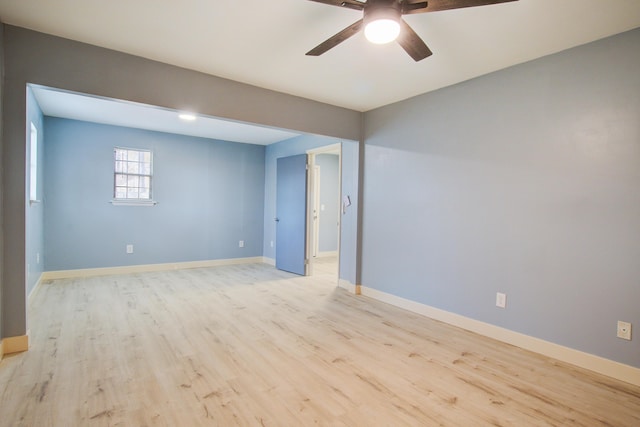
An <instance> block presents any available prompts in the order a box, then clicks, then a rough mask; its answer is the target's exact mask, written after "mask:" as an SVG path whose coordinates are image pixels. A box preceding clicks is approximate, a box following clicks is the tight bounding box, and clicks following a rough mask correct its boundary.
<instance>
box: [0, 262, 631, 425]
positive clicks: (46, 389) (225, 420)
mask: <svg viewBox="0 0 640 427" xmlns="http://www.w3.org/2000/svg"><path fill="white" fill-rule="evenodd" d="M322 262H323V264H322V265H321V268H318V269H316V272H317V273H318V274H317V275H315V276H313V277H299V276H295V275H291V274H289V273H285V272H281V271H278V270H275V269H274V268H273V267H270V266H266V265H262V264H255V265H253V264H252V265H239V266H225V267H216V268H203V269H192V270H177V271H171V272H153V273H144V274H133V275H121V276H104V277H93V278H86V279H62V280H56V281H52V282H50V283H46V284H43V285H42V286H41V287H40V288H39V290H38V291H37V293H36V294H35V295H34V298H33V301H32V305H31V307H30V327H31V350H30V351H29V352H27V353H23V354H17V355H12V356H9V357H7V358H5V359H4V360H3V361H2V362H1V363H0V426H12V427H13V426H76V425H82V426H176V425H180V426H182V425H184V426H200V425H201V426H226V427H228V426H303V425H304V426H306V425H323V426H589V427H590V426H629V427H632V426H639V425H640V388H638V387H635V386H632V385H629V384H626V383H622V382H619V381H616V380H613V379H610V378H607V377H604V376H601V375H598V374H595V373H592V372H588V371H585V370H582V369H580V368H576V367H573V366H570V365H568V364H565V363H561V362H558V361H556V360H553V359H549V358H546V357H543V356H540V355H537V354H533V353H530V352H528V351H525V350H522V349H519V348H516V347H513V346H510V345H506V344H503V343H499V342H496V341H494V340H490V339H487V338H484V337H481V336H479V335H476V334H473V333H470V332H467V331H463V330H461V329H458V328H455V327H452V326H449V325H446V324H443V323H440V322H437V321H434V320H430V319H427V318H424V317H422V316H419V315H416V314H415V313H410V312H406V311H403V310H401V309H398V308H396V307H392V306H389V305H386V304H383V303H380V302H378V301H374V300H371V299H368V298H366V297H362V296H355V295H351V294H348V293H347V292H345V291H343V290H342V289H338V288H336V287H335V270H332V269H331V268H330V266H329V264H328V261H327V260H323V261H322Z"/></svg>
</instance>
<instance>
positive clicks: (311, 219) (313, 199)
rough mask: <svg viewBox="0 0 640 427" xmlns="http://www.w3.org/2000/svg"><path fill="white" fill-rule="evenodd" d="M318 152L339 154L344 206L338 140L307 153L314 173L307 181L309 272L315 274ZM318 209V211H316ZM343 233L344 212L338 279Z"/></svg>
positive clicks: (318, 197) (339, 190)
mask: <svg viewBox="0 0 640 427" xmlns="http://www.w3.org/2000/svg"><path fill="white" fill-rule="evenodd" d="M318 154H337V155H338V206H342V202H341V201H342V142H338V143H336V144H331V145H326V146H324V147H318V148H313V149H311V150H307V155H308V156H309V170H310V171H313V172H314V173H310V174H309V180H308V182H307V212H308V215H307V253H308V254H311V255H312V256H310V257H309V265H308V267H309V269H308V272H307V274H308V275H310V276H311V275H313V262H314V260H315V258H316V257H315V255H316V252H315V251H314V248H317V245H318V237H319V232H318V231H319V227H317V228H318V230H316V223H317V224H319V222H320V221H319V220H320V215H319V212H320V206H319V205H317V203H319V202H318V201H319V199H320V196H319V194H318V195H316V194H315V192H317V191H318V189H319V188H320V185H319V183H318V185H316V183H315V181H316V179H317V178H319V174H318V176H317V177H316V174H315V168H316V156H317V155H318ZM314 211H316V212H314ZM341 234H342V212H340V213H339V215H338V271H337V273H338V274H337V280H339V279H340V235H341Z"/></svg>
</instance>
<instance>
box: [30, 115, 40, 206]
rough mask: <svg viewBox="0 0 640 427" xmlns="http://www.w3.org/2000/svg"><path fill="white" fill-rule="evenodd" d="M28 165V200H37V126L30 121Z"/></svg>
mask: <svg viewBox="0 0 640 427" xmlns="http://www.w3.org/2000/svg"><path fill="white" fill-rule="evenodd" d="M29 151H30V157H31V159H30V165H29V166H30V167H29V201H31V202H37V201H38V197H37V196H38V128H36V127H35V125H34V124H33V123H31V143H30V144H29Z"/></svg>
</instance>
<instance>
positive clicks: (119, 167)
mask: <svg viewBox="0 0 640 427" xmlns="http://www.w3.org/2000/svg"><path fill="white" fill-rule="evenodd" d="M116 172H125V170H124V162H118V161H116Z"/></svg>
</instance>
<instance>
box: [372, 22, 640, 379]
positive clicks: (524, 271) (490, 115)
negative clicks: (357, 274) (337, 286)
mask: <svg viewBox="0 0 640 427" xmlns="http://www.w3.org/2000/svg"><path fill="white" fill-rule="evenodd" d="M639 47H640V30H634V31H631V32H628V33H624V34H620V35H617V36H614V37H610V38H607V39H604V40H600V41H597V42H595V43H591V44H588V45H584V46H581V47H577V48H574V49H571V50H568V51H564V52H561V53H558V54H555V55H551V56H548V57H544V58H542V59H539V60H536V61H532V62H529V63H525V64H522V65H519V66H515V67H512V68H509V69H506V70H502V71H499V72H495V73H492V74H489V75H486V76H484V77H480V78H477V79H474V80H471V81H467V82H464V83H461V84H458V85H455V86H452V87H448V88H445V89H442V90H439V91H436V92H432V93H429V94H425V95H421V96H418V97H415V98H412V99H409V100H406V101H403V102H400V103H397V104H393V105H389V106H385V107H382V108H380V109H376V110H373V111H370V112H367V113H366V114H365V141H366V148H365V170H364V206H363V209H364V210H363V215H364V218H363V260H362V284H363V285H364V286H367V287H370V288H374V289H376V290H380V291H383V292H387V293H390V294H393V295H396V296H400V297H403V298H406V299H410V300H414V301H417V302H420V303H423V304H426V305H429V306H432V307H436V308H439V309H442V310H446V311H449V312H453V313H456V314H459V315H463V316H467V317H469V318H472V319H476V320H479V321H482V322H487V323H490V324H492V325H497V326H501V327H504V328H507V329H510V330H513V331H517V332H520V333H523V334H526V335H530V336H533V337H537V338H541V339H543V340H546V341H550V342H553V343H557V344H560V345H563V346H567V347H570V348H573V349H578V350H582V351H584V352H587V353H591V354H595V355H598V356H602V357H605V358H607V359H611V360H615V361H618V362H621V363H624V364H627V365H631V366H634V367H640V340H638V339H635V340H634V341H625V340H621V339H619V338H616V322H617V321H618V320H623V321H627V322H631V323H632V324H634V325H640V305H639V303H640V285H639V283H638V280H639V278H640V262H639V260H640V120H639V117H640V48H639ZM496 292H504V293H506V294H507V307H506V309H500V308H497V307H496V305H495V300H496Z"/></svg>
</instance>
